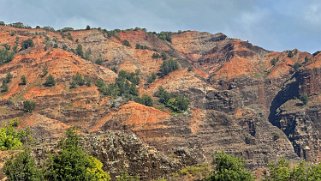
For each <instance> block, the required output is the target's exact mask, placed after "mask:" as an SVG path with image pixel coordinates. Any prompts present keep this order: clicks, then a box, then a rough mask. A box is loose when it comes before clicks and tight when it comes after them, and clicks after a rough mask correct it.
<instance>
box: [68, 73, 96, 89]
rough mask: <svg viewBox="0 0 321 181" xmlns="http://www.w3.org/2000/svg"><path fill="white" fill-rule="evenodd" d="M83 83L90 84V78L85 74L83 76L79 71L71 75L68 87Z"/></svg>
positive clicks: (82, 84)
mask: <svg viewBox="0 0 321 181" xmlns="http://www.w3.org/2000/svg"><path fill="white" fill-rule="evenodd" d="M84 85H87V86H91V79H90V78H89V77H87V76H85V77H84V76H82V75H81V74H79V73H77V74H76V75H74V76H72V80H71V83H70V88H76V87H78V86H84Z"/></svg>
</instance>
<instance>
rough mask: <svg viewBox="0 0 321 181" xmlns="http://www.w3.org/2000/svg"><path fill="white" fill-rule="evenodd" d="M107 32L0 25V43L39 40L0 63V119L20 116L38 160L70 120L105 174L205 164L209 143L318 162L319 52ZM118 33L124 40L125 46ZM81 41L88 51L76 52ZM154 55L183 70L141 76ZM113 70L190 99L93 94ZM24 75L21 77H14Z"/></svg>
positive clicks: (252, 157) (145, 175)
mask: <svg viewBox="0 0 321 181" xmlns="http://www.w3.org/2000/svg"><path fill="white" fill-rule="evenodd" d="M11 32H15V35H14V36H11V34H12V33H11ZM110 33H111V32H106V31H104V30H98V29H92V30H77V31H70V32H51V31H46V30H44V29H17V28H13V27H9V26H0V44H3V43H6V44H8V45H10V46H11V47H13V46H15V45H16V41H17V45H18V50H19V49H20V46H21V42H22V41H24V40H26V39H29V38H31V39H32V40H33V41H34V43H35V46H34V47H32V48H29V49H27V50H22V51H18V52H17V53H16V55H15V57H14V59H13V60H12V61H11V62H9V63H6V64H3V65H0V80H4V79H5V77H6V74H7V73H9V72H10V73H11V74H12V75H13V78H12V80H11V82H10V83H9V84H8V88H9V91H8V92H3V93H1V94H0V99H1V100H0V118H1V122H4V121H5V120H7V119H12V118H18V119H20V126H19V127H20V128H26V127H30V128H31V129H32V130H33V131H34V132H35V137H37V138H38V139H39V143H40V144H39V146H38V147H36V148H35V152H36V153H37V155H38V156H39V158H42V157H43V156H44V155H45V154H44V153H47V152H50V151H52V149H54V148H55V145H56V142H55V140H56V141H57V140H58V138H60V137H61V136H63V133H64V131H65V130H66V129H67V128H69V127H71V126H76V127H79V128H80V132H81V133H82V135H84V146H85V147H86V149H87V150H88V151H90V152H91V153H93V154H94V155H95V156H97V157H98V158H100V159H101V160H102V161H103V162H104V165H105V169H106V170H108V171H109V172H110V173H111V174H112V175H113V176H115V175H118V174H120V173H121V172H123V171H128V172H129V173H130V174H134V175H135V174H138V175H140V177H141V178H142V179H144V180H151V179H155V178H157V177H160V176H164V175H168V174H170V173H171V172H174V171H176V170H177V169H179V168H182V167H184V166H186V165H193V164H197V163H204V162H207V163H209V162H211V161H212V154H213V152H215V151H225V152H229V153H232V154H235V155H238V156H242V157H244V158H245V159H246V162H247V166H248V167H249V168H258V167H264V166H266V165H267V163H268V162H270V161H272V160H274V159H277V158H279V157H286V158H289V159H298V158H299V157H301V158H304V159H307V160H310V161H315V162H317V161H320V159H321V157H320V151H319V150H320V138H321V135H320V133H319V130H320V128H321V127H320V126H321V125H320V123H319V122H320V116H321V115H320V113H319V112H320V108H321V105H320V102H321V97H320V93H321V85H320V84H321V83H320V82H321V81H320V80H321V72H320V67H321V54H315V55H311V54H309V53H307V52H300V51H298V50H293V51H291V56H289V53H288V52H271V51H267V50H264V49H263V48H260V47H257V46H255V45H252V44H250V43H249V42H247V41H242V40H238V39H232V38H228V37H227V36H226V35H224V34H222V33H218V34H210V33H203V32H196V31H186V32H180V33H172V35H171V42H168V41H165V40H162V39H160V38H158V37H157V35H155V34H154V33H148V32H145V31H143V30H140V29H138V30H126V31H120V32H118V33H115V32H114V33H115V34H114V35H110ZM125 40H127V41H128V42H129V44H130V46H125V45H123V42H124V41H125ZM50 43H56V44H57V46H58V48H53V47H51V46H48V44H50ZM78 45H82V47H83V52H85V53H86V56H83V57H81V56H78V55H76V54H75V53H74V52H75V49H76V48H77V46H78ZM136 45H138V46H136ZM139 45H140V46H141V45H143V46H145V47H144V48H139V47H140V46H139ZM136 47H138V48H136ZM0 48H2V46H0ZM155 53H157V54H162V55H166V57H167V59H170V58H172V59H177V60H178V62H179V64H180V69H179V70H177V71H174V72H171V73H170V74H169V75H167V76H165V77H158V78H157V79H156V80H155V81H154V82H153V83H149V84H147V83H146V80H147V78H148V76H149V75H150V74H151V73H155V74H157V73H158V71H159V68H160V66H161V64H162V62H163V60H161V58H155V57H154V58H153V54H155ZM84 58H86V59H87V60H85V59H84ZM272 59H274V61H273V62H272V61H271V60H272ZM97 60H99V61H98V63H99V65H98V64H95V63H94V62H97ZM297 64H299V65H301V67H300V68H295V67H294V66H295V65H297ZM111 69H113V71H112V70H111ZM44 70H47V74H46V75H44ZM117 70H126V71H129V72H135V71H139V72H140V79H141V81H140V82H139V85H137V88H138V90H139V93H140V95H143V94H147V95H150V96H152V97H153V95H154V93H155V92H156V91H157V90H158V87H160V86H162V87H164V88H165V89H166V90H168V91H169V92H173V93H176V94H181V95H185V96H187V97H189V99H190V102H191V104H190V109H189V110H188V111H186V112H184V113H172V112H171V110H170V109H168V108H165V107H161V105H160V104H156V105H154V107H148V106H144V105H141V104H138V103H135V102H133V101H127V100H126V99H124V98H121V97H118V98H112V97H107V96H103V95H101V94H100V93H99V91H98V89H97V87H96V86H95V85H94V82H95V81H96V80H98V79H102V80H104V81H105V82H106V83H113V82H114V80H115V78H116V77H117V73H115V72H114V71H116V72H117ZM76 73H80V74H81V75H83V76H86V77H89V78H90V79H91V80H92V83H91V85H88V86H78V87H76V88H71V86H70V83H71V81H72V76H74V75H75V74H76ZM49 74H50V75H53V76H54V77H55V79H56V85H55V86H53V87H45V86H43V83H44V82H45V80H46V77H47V76H48V75H49ZM23 75H25V76H26V77H27V82H28V83H27V85H25V86H22V85H19V82H20V78H21V76H23ZM300 95H301V96H302V95H306V96H309V102H308V103H307V105H303V104H302V103H301V101H299V100H297V98H298V97H300ZM153 99H154V102H155V103H156V102H157V98H156V97H153ZM24 100H33V101H34V102H35V103H36V109H35V110H34V112H33V113H32V114H29V113H24V112H23V104H22V102H23V101H24Z"/></svg>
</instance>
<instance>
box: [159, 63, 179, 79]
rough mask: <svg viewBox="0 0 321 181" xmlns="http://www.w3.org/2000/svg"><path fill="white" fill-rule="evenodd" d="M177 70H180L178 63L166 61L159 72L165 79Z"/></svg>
mask: <svg viewBox="0 0 321 181" xmlns="http://www.w3.org/2000/svg"><path fill="white" fill-rule="evenodd" d="M177 69H178V63H177V61H175V60H173V59H170V60H165V61H164V62H163V63H162V65H161V67H160V70H159V71H160V75H161V76H162V77H163V76H165V75H168V74H169V73H171V72H173V71H174V70H177Z"/></svg>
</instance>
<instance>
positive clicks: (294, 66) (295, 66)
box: [292, 62, 302, 71]
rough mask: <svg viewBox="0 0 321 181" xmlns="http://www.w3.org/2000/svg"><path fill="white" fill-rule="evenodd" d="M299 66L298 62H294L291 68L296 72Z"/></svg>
mask: <svg viewBox="0 0 321 181" xmlns="http://www.w3.org/2000/svg"><path fill="white" fill-rule="evenodd" d="M301 66H302V65H301V64H300V63H299V62H295V63H294V64H293V66H292V67H293V69H294V71H298V70H299V68H300V67H301Z"/></svg>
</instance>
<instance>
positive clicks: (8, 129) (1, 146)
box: [0, 121, 27, 150]
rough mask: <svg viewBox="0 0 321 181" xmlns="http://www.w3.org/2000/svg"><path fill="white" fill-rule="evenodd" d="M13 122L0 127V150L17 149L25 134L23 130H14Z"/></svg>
mask: <svg viewBox="0 0 321 181" xmlns="http://www.w3.org/2000/svg"><path fill="white" fill-rule="evenodd" d="M14 126H15V124H14V122H13V121H12V122H10V124H9V125H6V126H4V127H2V128H0V150H12V149H18V148H20V147H21V146H22V145H23V140H24V139H25V137H26V136H27V133H26V132H25V131H16V130H15V128H14Z"/></svg>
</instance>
